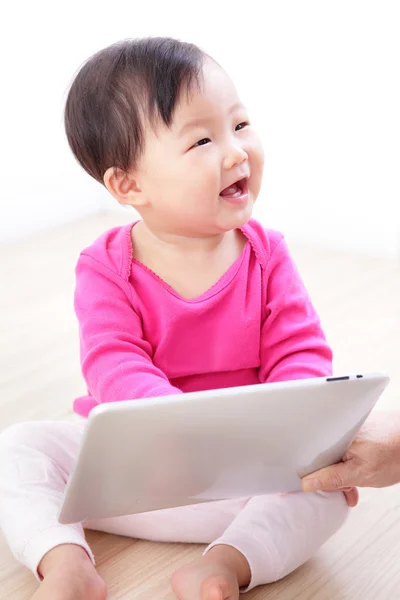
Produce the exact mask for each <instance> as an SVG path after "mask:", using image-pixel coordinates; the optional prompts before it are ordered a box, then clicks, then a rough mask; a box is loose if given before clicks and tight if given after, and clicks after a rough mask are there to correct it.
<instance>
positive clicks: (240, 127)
mask: <svg viewBox="0 0 400 600" xmlns="http://www.w3.org/2000/svg"><path fill="white" fill-rule="evenodd" d="M248 124H249V122H248V121H242V123H239V125H236V127H235V131H240V130H241V129H243V128H244V127H247V125H248Z"/></svg>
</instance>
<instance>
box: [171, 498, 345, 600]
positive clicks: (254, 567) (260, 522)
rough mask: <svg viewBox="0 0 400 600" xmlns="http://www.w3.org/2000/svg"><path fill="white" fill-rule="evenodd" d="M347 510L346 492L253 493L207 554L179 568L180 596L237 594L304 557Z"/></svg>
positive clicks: (211, 599)
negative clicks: (253, 496)
mask: <svg viewBox="0 0 400 600" xmlns="http://www.w3.org/2000/svg"><path fill="white" fill-rule="evenodd" d="M347 514H348V508H347V505H346V502H345V499H344V496H343V494H342V493H341V492H338V493H333V494H324V493H316V494H313V495H309V494H304V493H302V492H298V493H293V494H282V495H276V496H262V497H256V498H252V499H251V500H250V501H249V502H248V503H247V504H246V506H245V507H244V508H243V509H242V511H241V512H240V513H239V514H238V515H237V517H236V518H235V519H234V520H233V521H232V523H231V524H230V525H229V527H228V528H227V529H226V531H225V532H224V533H223V534H222V535H221V536H220V537H219V538H218V539H217V540H216V541H215V542H213V543H212V544H211V545H210V546H209V547H208V548H207V550H206V552H205V554H204V555H203V557H202V558H200V559H198V560H196V561H195V562H194V563H192V564H190V565H188V566H185V567H183V568H181V569H179V570H178V571H177V572H176V573H175V574H174V576H173V579H172V584H173V588H174V590H175V593H176V595H177V598H178V599H179V600H189V599H193V600H237V598H238V597H239V588H242V591H248V590H250V589H252V588H253V587H255V586H257V585H262V584H266V583H271V582H273V581H277V580H278V579H281V578H282V577H285V575H288V574H289V573H291V572H292V571H294V570H295V569H296V568H297V567H299V566H300V565H302V564H303V563H305V562H306V561H307V560H308V559H309V558H311V556H312V555H313V554H315V552H316V551H317V550H318V549H319V548H320V547H321V546H322V545H323V544H324V543H325V542H326V541H327V540H328V539H329V538H330V537H331V536H332V535H333V534H334V533H335V532H336V531H337V530H338V529H339V527H340V526H341V525H342V524H343V523H344V521H345V519H346V516H347Z"/></svg>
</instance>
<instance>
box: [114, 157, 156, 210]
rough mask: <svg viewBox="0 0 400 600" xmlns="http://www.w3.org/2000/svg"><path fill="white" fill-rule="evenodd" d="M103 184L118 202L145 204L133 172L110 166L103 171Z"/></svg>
mask: <svg viewBox="0 0 400 600" xmlns="http://www.w3.org/2000/svg"><path fill="white" fill-rule="evenodd" d="M103 180H104V185H105V186H106V188H107V189H108V191H109V192H110V194H112V195H113V196H114V198H115V199H116V200H118V202H119V203H120V204H128V205H130V206H133V207H134V208H141V207H142V206H145V205H146V204H147V201H146V198H145V195H144V194H143V192H142V190H141V189H140V187H139V186H138V185H137V181H136V179H135V176H134V173H127V172H125V171H123V170H122V169H120V168H119V167H110V168H109V169H107V171H106V172H105V173H104V178H103Z"/></svg>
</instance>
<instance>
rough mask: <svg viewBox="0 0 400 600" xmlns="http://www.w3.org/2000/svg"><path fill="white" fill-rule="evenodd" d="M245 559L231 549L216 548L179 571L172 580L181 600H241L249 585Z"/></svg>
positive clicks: (247, 566) (229, 547) (247, 567)
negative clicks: (244, 590) (241, 588)
mask: <svg viewBox="0 0 400 600" xmlns="http://www.w3.org/2000/svg"><path fill="white" fill-rule="evenodd" d="M250 577H251V574H250V567H249V565H248V562H247V560H246V559H245V557H244V556H243V555H242V554H241V553H240V552H239V551H238V550H236V549H235V548H232V547H231V546H223V545H220V546H215V547H214V548H212V549H211V550H210V551H209V552H208V553H207V554H206V555H205V556H202V557H201V558H199V559H197V560H195V561H194V562H192V563H191V564H189V565H186V566H184V567H182V568H181V569H178V571H176V572H175V573H174V574H173V576H172V580H171V585H172V589H173V590H174V592H175V594H176V597H177V599H178V600H238V598H239V587H242V586H246V585H248V584H249V583H250Z"/></svg>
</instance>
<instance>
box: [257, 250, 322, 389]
mask: <svg viewBox="0 0 400 600" xmlns="http://www.w3.org/2000/svg"><path fill="white" fill-rule="evenodd" d="M266 276H267V293H266V308H267V314H266V319H265V321H264V323H263V326H262V330H261V350H260V354H261V367H260V374H259V376H260V381H261V382H262V383H265V382H273V381H288V380H293V379H306V378H309V377H323V376H325V375H330V374H331V373H332V351H331V349H330V347H329V346H328V344H327V342H326V339H325V335H324V332H323V331H322V328H321V324H320V320H319V318H318V315H317V313H316V312H315V309H314V307H313V305H312V303H311V300H310V298H309V295H308V293H307V290H306V289H305V287H304V284H303V282H302V280H301V278H300V275H299V274H298V271H297V268H296V266H295V264H294V262H293V260H292V258H291V256H290V254H289V250H288V247H287V245H286V242H285V240H284V239H281V241H280V242H279V243H278V245H277V246H276V248H275V250H274V251H273V252H272V255H271V257H270V261H269V264H268V266H267V273H266Z"/></svg>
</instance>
